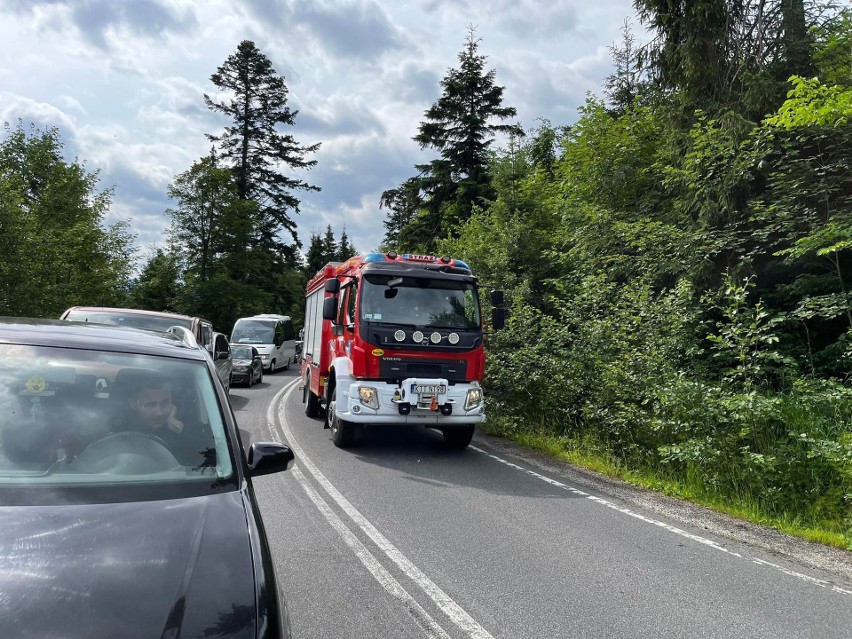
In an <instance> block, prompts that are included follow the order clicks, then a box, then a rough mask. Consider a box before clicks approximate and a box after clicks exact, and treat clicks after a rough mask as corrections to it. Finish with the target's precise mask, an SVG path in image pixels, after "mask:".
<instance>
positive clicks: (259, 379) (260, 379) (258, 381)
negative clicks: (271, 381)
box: [257, 366, 263, 384]
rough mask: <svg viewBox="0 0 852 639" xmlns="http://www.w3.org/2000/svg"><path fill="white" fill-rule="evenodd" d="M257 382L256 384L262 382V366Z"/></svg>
mask: <svg viewBox="0 0 852 639" xmlns="http://www.w3.org/2000/svg"><path fill="white" fill-rule="evenodd" d="M257 383H258V384H262V383H263V366H261V367H260V377H258V378H257Z"/></svg>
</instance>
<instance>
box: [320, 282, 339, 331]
mask: <svg viewBox="0 0 852 639" xmlns="http://www.w3.org/2000/svg"><path fill="white" fill-rule="evenodd" d="M335 281H337V280H335ZM322 318H323V319H324V320H331V321H332V323H334V320H336V319H337V296H336V295H335V296H334V297H326V298H325V299H324V300H323V301H322Z"/></svg>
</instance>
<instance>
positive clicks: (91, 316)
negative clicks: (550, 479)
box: [65, 310, 209, 343]
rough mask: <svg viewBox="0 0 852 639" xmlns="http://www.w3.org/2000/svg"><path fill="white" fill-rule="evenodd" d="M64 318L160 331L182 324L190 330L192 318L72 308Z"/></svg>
mask: <svg viewBox="0 0 852 639" xmlns="http://www.w3.org/2000/svg"><path fill="white" fill-rule="evenodd" d="M65 319H66V320H71V321H74V322H92V323H95V324H113V325H115V326H129V327H131V328H142V329H145V330H149V331H158V332H161V333H165V332H166V331H167V330H169V328H171V327H172V326H182V327H183V328H188V329H189V330H192V320H190V319H189V318H186V319H184V318H180V317H158V316H157V315H141V314H136V313H123V312H121V311H81V310H72V311H70V312H69V313H68V315H67V317H66V318H65ZM208 343H209V342H208Z"/></svg>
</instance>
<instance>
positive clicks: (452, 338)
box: [447, 333, 459, 344]
mask: <svg viewBox="0 0 852 639" xmlns="http://www.w3.org/2000/svg"><path fill="white" fill-rule="evenodd" d="M447 341H448V342H449V343H450V344H458V343H459V334H458V333H450V334H449V335H447Z"/></svg>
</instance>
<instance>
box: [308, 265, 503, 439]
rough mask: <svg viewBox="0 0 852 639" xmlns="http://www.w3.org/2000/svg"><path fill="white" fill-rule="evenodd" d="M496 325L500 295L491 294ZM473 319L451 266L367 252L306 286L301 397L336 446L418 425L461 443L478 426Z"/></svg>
mask: <svg viewBox="0 0 852 639" xmlns="http://www.w3.org/2000/svg"><path fill="white" fill-rule="evenodd" d="M491 299H492V303H494V304H495V307H497V308H495V314H494V318H493V324H494V328H502V325H503V314H502V312H503V311H502V308H499V306H500V304H502V293H501V292H499V291H494V292H492V294H491ZM484 374H485V351H484V348H483V322H482V317H481V314H480V308H479V293H478V283H477V279H476V277H474V275H473V273H471V270H470V267H469V266H468V265H467V264H465V263H464V262H463V261H461V260H454V259H451V258H448V257H440V258H439V257H435V256H432V255H408V254H405V255H398V254H397V253H395V252H393V251H391V252H388V253H369V254H367V255H364V256H356V257H353V258H351V259H349V260H347V261H346V262H343V263H337V262H333V263H329V264H327V265H326V266H325V267H323V268H322V269H321V270H320V271H319V272H318V273H317V274H316V276H314V277H313V279H311V281H310V282H308V286H307V297H306V309H305V333H304V342H303V345H302V381H303V382H304V386H303V395H302V400H303V402H304V404H305V413H306V414H307V415H308V416H309V417H319V416H320V415H322V413H323V408H324V409H325V410H324V412H325V427H326V428H330V429H331V437H332V441H333V442H334V443H335V445H337V446H339V447H341V448H344V447H346V446H349V445H350V444H351V443H352V442H353V439H354V438H355V434H356V431H357V430H358V429H359V428H361V427H363V426H365V425H367V424H421V425H423V426H426V427H429V428H435V429H439V430H441V431H442V432H443V434H444V439H445V441H446V442H447V444H448V445H450V446H451V447H453V448H464V447H466V446H467V445H468V444H469V443H470V440H471V437H473V431H474V426H475V424H477V423H478V422H482V421H484V420H485V405H484V397H483V393H482V387H481V386H480V383H481V381H482V378H483V376H484Z"/></svg>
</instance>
